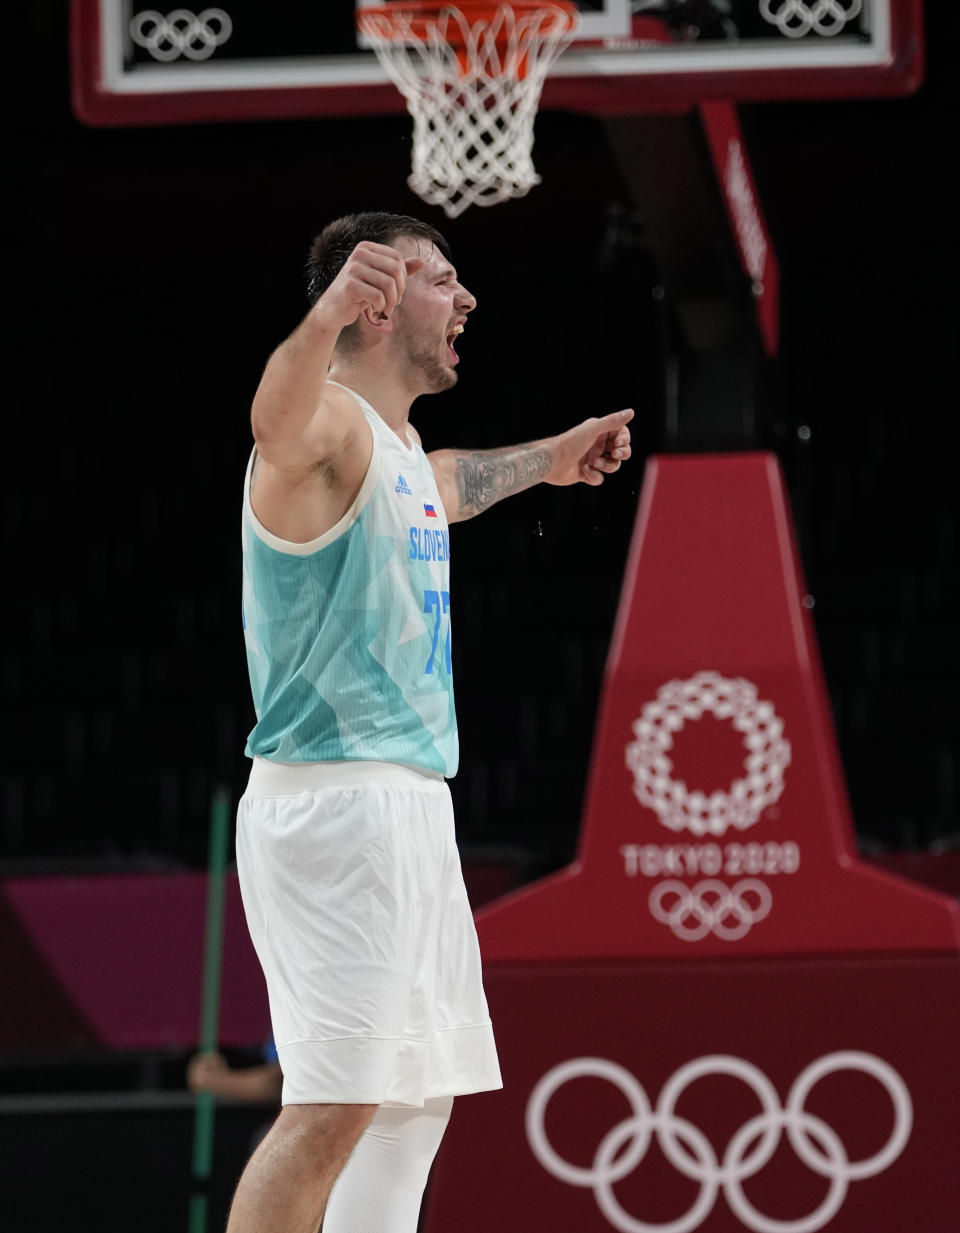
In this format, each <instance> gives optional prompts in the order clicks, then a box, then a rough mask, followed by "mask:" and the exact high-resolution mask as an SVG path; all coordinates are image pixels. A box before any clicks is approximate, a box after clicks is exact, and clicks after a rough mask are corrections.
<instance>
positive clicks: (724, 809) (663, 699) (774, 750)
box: [626, 672, 790, 835]
mask: <svg viewBox="0 0 960 1233" xmlns="http://www.w3.org/2000/svg"><path fill="white" fill-rule="evenodd" d="M708 711H709V712H710V713H711V714H712V715H715V716H716V718H717V719H729V720H730V721H731V723H732V725H733V727H734V728H735V729H736V731H738V732H742V733H743V744H744V748H745V749H746V753H747V756H746V758H745V759H744V761H743V764H742V765H743V770H744V772H745V774H744V776H743V777H742V778H740V779H736V780H734V781H733V783H731V785H730V788H729V789H728V791H726V792H719V791H717V792H711V793H710V795H709V796H707V794H706V793H704V792H700V791H694V792H691V791H689V790H688V788H687V785H686V784H685V783H684V782H683V781H682V780H676V779H673V778H672V777H671V771H672V770H673V763H672V762H671V760H670V759H669V758H668V757H667V754H668V753H669V751H670V750H671V749H672V748H673V738H674V734H675V733H677V732H681V731H682V730H683V728H684V726H685V725H686V722H687V720H698V719H702V718H703V716H704V714H706V713H707V712H708ZM632 728H633V734H634V736H635V737H636V740H634V741H632V742H631V743H630V744H629V745H628V746H627V750H626V763H627V766H628V768H629V769H630V770H631V771H633V791H634V795H635V796H636V798H637V800H638V801H639V802H640V803H641V805H647V806H648V807H649V808H650V809H652V810H654V812H655V813H656V814H657V816H658V817H659V819H660V821H661V822H662V823H663V824H664V826H668V827H669V828H670V829H671V830H673V831H680V830H683V829H687V830H691V831H693V833H694V834H695V835H708V834H709V835H722V834H724V833H725V832H726V831H727V830H728V829H729V828H730V827H731V826H732V827H735V828H736V829H737V830H745V829H746V828H747V827H748V826H753V824H754V823H755V822H756V821H758V819H759V818H760V815H761V814H762V813H763V811H764V810H765V809H766V808H767V806H768V805H772V804H773V803H774V801H777V800H779V799H780V794H781V793H782V792H783V775H784V771H785V770H786V769H787V767H788V766H789V765H790V742H789V741H786V740H784V739H783V721H782V720H781V719H780V718H779V717H778V716H777V714H776V712H775V711H774V709H773V706H772V704H771V703H769V702H762V701H760V700H759V698H758V696H757V687H756V685H753V684H752V683H751V682H750V681H747V680H744V679H743V677H736V678H735V679H732V680H731V679H729V678H727V677H723V676H721V675H720V674H719V673H718V672H698V673H697V674H696V676H693V677H691V678H690V679H689V680H686V681H678V680H674V681H668V682H667V683H666V684H665V685H662V686H661V687H660V689H658V690H657V696H656V698H655V699H654V700H653V701H652V702H648V703H647V704H646V705H645V706H644V708H643V711H642V712H641V714H640V718H639V719H637V720H635V721H634V723H633V725H632Z"/></svg>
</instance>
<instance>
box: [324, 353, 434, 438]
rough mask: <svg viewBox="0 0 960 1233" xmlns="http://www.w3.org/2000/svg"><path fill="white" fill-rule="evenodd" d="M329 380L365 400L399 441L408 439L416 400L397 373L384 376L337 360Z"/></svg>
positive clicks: (378, 372)
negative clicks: (412, 407) (411, 415)
mask: <svg viewBox="0 0 960 1233" xmlns="http://www.w3.org/2000/svg"><path fill="white" fill-rule="evenodd" d="M330 380H331V381H337V382H339V384H340V385H345V386H347V388H348V389H351V390H353V391H354V392H355V393H357V394H359V395H360V397H361V398H365V399H366V400H367V402H368V403H369V404H370V406H371V407H373V409H374V411H376V413H377V414H378V415H379V416H380V418H381V419H382V420H383V421H384V423H385V424H387V425H388V426H389V427H390V428H392V429H393V431H394V432H395V433H396V434H397V435H398V436H400V437H403V436H405V433H406V428H407V423H408V422H409V419H410V406H411V404H412V402H413V400H414V398H415V397H416V394H411V393H410V392H409V391H408V390H406V389H405V388H404V386H403V384H402V383H401V382H399V381H398V380H397V375H396V373H395V372H383V371H381V370H380V369H378V368H376V367H374V366H372V365H368V364H363V365H361V364H351V363H349V362H343V361H340V360H336V359H335V360H334V362H333V364H331V366H330Z"/></svg>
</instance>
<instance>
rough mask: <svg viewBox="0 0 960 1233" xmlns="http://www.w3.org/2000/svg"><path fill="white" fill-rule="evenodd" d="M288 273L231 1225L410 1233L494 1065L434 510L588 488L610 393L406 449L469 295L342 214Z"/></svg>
mask: <svg viewBox="0 0 960 1233" xmlns="http://www.w3.org/2000/svg"><path fill="white" fill-rule="evenodd" d="M308 272H309V276H310V292H311V298H312V301H313V303H312V307H311V309H310V311H309V312H308V313H307V316H306V317H305V319H304V320H303V322H302V323H301V324H300V325H299V326H298V328H297V329H296V330H294V332H293V333H292V334H291V335H290V337H289V338H288V339H287V340H286V341H285V342H284V343H282V344H281V346H280V347H278V349H277V350H276V351H275V352H274V353H273V355H272V356H271V358H270V360H269V362H268V364H267V367H266V370H265V372H264V375H263V378H262V380H261V383H260V386H259V389H258V390H257V393H256V397H255V399H254V402H253V410H252V426H253V436H254V440H255V442H256V445H255V449H254V450H253V452H252V455H251V460H250V465H249V468H248V471H247V477H246V483H245V490H244V510H243V558H244V587H243V601H244V602H243V614H244V629H245V638H246V645H247V658H248V664H249V670H250V681H251V688H252V692H253V697H254V702H255V707H256V712H257V723H256V726H255V727H254V729H253V731H252V733H251V735H250V738H249V742H248V745H247V753H248V754H249V755H251V756H252V758H253V765H252V770H251V775H250V782H249V786H248V788H247V791H246V793H245V794H244V797H243V799H242V800H241V802H240V807H239V812H238V828H237V862H238V866H239V871H240V878H241V887H242V891H243V900H244V907H245V911H246V914H247V920H248V923H249V927H250V933H251V936H252V938H253V941H254V944H255V946H256V948H257V952H258V954H259V957H260V960H261V963H262V965H263V969H264V973H265V975H266V980H267V989H268V993H269V998H270V1011H271V1019H272V1023H273V1032H274V1037H275V1039H276V1043H277V1046H278V1051H279V1058H280V1065H281V1068H282V1071H283V1076H284V1081H283V1108H282V1110H281V1112H280V1114H279V1116H278V1118H277V1120H276V1122H275V1124H274V1126H273V1128H272V1130H271V1131H270V1133H269V1135H267V1137H266V1139H265V1140H264V1142H263V1143H262V1144H261V1146H260V1147H259V1149H258V1150H257V1152H256V1153H255V1154H254V1156H253V1157H252V1158H251V1160H250V1162H249V1164H248V1165H247V1168H246V1170H245V1171H244V1174H243V1177H242V1178H241V1180H240V1183H239V1185H238V1188H237V1192H236V1195H235V1197H234V1202H233V1207H232V1210H231V1214H230V1222H229V1225H228V1230H229V1233H315V1230H316V1229H317V1226H318V1224H319V1223H320V1220H321V1218H323V1229H324V1233H374V1231H376V1233H415V1231H416V1228H417V1219H418V1213H419V1210H420V1204H421V1199H422V1195H423V1190H424V1186H425V1184H426V1180H427V1174H428V1172H429V1169H430V1165H431V1163H432V1161H433V1158H434V1155H435V1153H436V1151H437V1148H438V1146H439V1144H440V1139H441V1137H442V1135H443V1132H444V1129H445V1127H446V1124H447V1120H448V1118H449V1116H450V1110H451V1106H452V1103H453V1097H454V1096H458V1095H462V1094H464V1093H468V1092H477V1091H485V1090H490V1089H493V1088H498V1087H500V1086H501V1081H500V1071H499V1067H498V1063H497V1055H496V1049H495V1047H494V1041H493V1035H492V1030H491V1026H490V1019H489V1015H488V1013H487V1004H486V1000H485V997H484V993H483V988H482V984H481V973H480V959H479V952H478V946H477V938H476V933H475V930H474V927H473V918H472V915H471V912H470V908H469V905H468V902H467V897H466V893H465V891H464V887H463V880H462V876H461V873H460V863H459V858H458V855H457V851H456V847H455V844H454V828H453V817H452V813H451V807H450V797H449V791H448V789H447V786H446V782H445V781H446V778H448V777H450V776H452V775H453V774H454V773H455V772H456V769H457V756H458V755H457V726H456V717H455V713H454V705H453V692H452V682H451V674H450V618H451V612H452V608H451V603H450V584H449V557H450V536H449V533H448V524H449V523H451V522H458V521H461V520H462V519H465V518H472V517H473V516H474V515H475V514H478V513H480V512H481V511H482V510H485V509H487V508H488V507H489V506H491V505H493V504H494V503H495V502H496V501H499V500H501V499H502V498H503V497H507V496H510V495H511V494H512V493H516V492H521V491H522V490H523V489H525V488H529V487H531V486H532V485H533V484H536V483H539V482H545V483H548V484H573V483H577V482H582V483H586V484H592V485H598V484H601V483H602V482H603V480H604V478H605V476H606V475H608V474H610V473H612V472H614V471H616V470H617V469H618V468H619V467H620V464H621V462H622V461H623V460H624V459H626V458H629V456H630V434H629V430H628V428H627V422H628V421H629V420H630V419H631V418H632V415H633V412H632V411H618V412H616V413H614V414H612V415H606V416H604V417H602V418H600V419H590V420H586V421H585V422H584V423H582V424H580V425H578V426H577V427H575V428H571V429H569V430H568V431H566V432H563V433H561V434H560V435H559V436H556V437H552V438H549V439H547V440H542V441H535V442H533V443H531V444H529V445H519V446H513V447H510V448H507V449H502V450H490V451H482V452H477V451H470V450H456V449H453V450H439V451H437V452H434V453H431V454H429V455H426V454H424V452H423V450H422V449H421V445H420V438H419V436H418V435H417V432H416V430H415V429H414V427H413V425H412V424H411V423H410V420H409V414H410V407H411V404H412V403H413V401H414V400H415V399H416V398H418V397H419V396H420V395H422V394H435V393H438V392H440V391H441V390H445V389H448V388H450V387H451V386H452V385H454V383H455V382H456V380H457V371H456V368H457V363H458V357H457V352H456V343H457V340H458V338H459V335H460V334H461V332H462V331H463V329H464V327H465V326H466V325H467V323H468V320H469V315H470V313H471V312H472V311H473V309H474V308H475V307H476V301H475V300H474V298H473V296H472V295H471V294H470V292H469V291H468V290H467V289H466V288H465V287H464V286H463V284H462V283H461V282H460V280H459V278H458V276H457V272H456V270H455V269H454V267H453V265H452V264H451V260H450V253H449V250H448V248H447V245H446V242H445V241H444V239H443V237H442V236H441V235H440V234H439V233H438V232H436V231H435V230H434V229H433V228H432V227H429V226H427V225H426V224H424V223H422V222H419V221H417V220H415V219H412V218H406V217H402V216H396V215H390V214H359V215H351V216H348V217H346V218H342V219H339V220H337V221H336V222H334V223H331V224H330V225H329V226H328V227H327V228H326V229H325V230H324V231H323V232H322V233H321V234H320V236H318V238H317V239H316V240H315V241H314V244H313V247H312V249H311V256H310V261H309V263H308ZM348 1160H349V1163H348ZM344 1166H346V1167H344ZM335 1182H336V1184H335V1185H334V1183H335ZM331 1187H333V1189H332V1193H331ZM328 1196H329V1202H328Z"/></svg>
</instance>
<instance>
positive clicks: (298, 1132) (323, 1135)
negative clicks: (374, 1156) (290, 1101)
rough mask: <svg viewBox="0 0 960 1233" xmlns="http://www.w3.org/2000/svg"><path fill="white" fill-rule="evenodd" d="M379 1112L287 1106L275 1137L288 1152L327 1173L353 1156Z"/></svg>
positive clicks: (353, 1107)
mask: <svg viewBox="0 0 960 1233" xmlns="http://www.w3.org/2000/svg"><path fill="white" fill-rule="evenodd" d="M376 1111H377V1106H376V1105H286V1106H285V1107H284V1108H283V1109H282V1110H281V1111H280V1115H279V1116H278V1118H277V1120H276V1123H275V1124H274V1129H273V1133H274V1136H275V1137H276V1139H277V1140H278V1141H279V1142H280V1143H282V1144H283V1145H284V1147H285V1148H286V1150H288V1151H291V1152H293V1153H294V1154H296V1155H297V1156H299V1157H301V1158H302V1159H303V1160H304V1161H305V1162H312V1163H313V1164H314V1165H315V1167H316V1168H317V1169H318V1170H324V1169H326V1168H329V1167H330V1165H331V1164H333V1165H336V1163H337V1162H338V1161H340V1162H342V1161H343V1160H345V1159H346V1158H347V1156H349V1155H350V1152H351V1151H352V1150H353V1148H354V1145H355V1144H356V1142H357V1140H358V1139H359V1138H360V1136H361V1135H362V1134H363V1132H364V1130H365V1129H366V1128H367V1126H368V1125H369V1123H370V1119H371V1118H372V1117H373V1115H374V1113H376Z"/></svg>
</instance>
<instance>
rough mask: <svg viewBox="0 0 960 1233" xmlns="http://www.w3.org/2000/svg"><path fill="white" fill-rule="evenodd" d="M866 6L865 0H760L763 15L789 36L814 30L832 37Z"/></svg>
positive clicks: (793, 37) (789, 37) (800, 34)
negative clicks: (864, 4)
mask: <svg viewBox="0 0 960 1233" xmlns="http://www.w3.org/2000/svg"><path fill="white" fill-rule="evenodd" d="M862 7H863V4H862V0H760V16H761V17H763V19H764V20H765V21H768V22H770V24H771V25H773V26H776V27H777V29H778V30H779V31H780V33H781V34H785V35H786V36H787V38H788V39H800V38H803V36H804V35H805V34H809V33H810V31H811V30H813V31H815V32H816V33H817V34H822V35H823V36H824V38H832V37H833V35H835V34H840V33H841V31H842V30H843V28H844V27H845V26H846V24H847V22H850V21H853V19H854V18H855V17H858V16H859V14H860V10H861V8H862Z"/></svg>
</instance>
